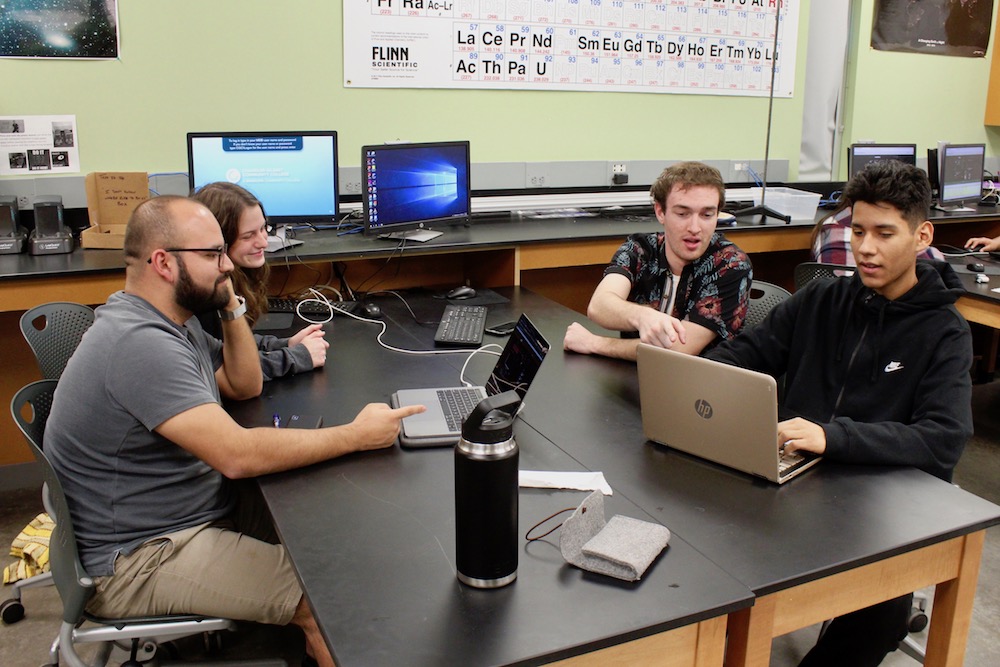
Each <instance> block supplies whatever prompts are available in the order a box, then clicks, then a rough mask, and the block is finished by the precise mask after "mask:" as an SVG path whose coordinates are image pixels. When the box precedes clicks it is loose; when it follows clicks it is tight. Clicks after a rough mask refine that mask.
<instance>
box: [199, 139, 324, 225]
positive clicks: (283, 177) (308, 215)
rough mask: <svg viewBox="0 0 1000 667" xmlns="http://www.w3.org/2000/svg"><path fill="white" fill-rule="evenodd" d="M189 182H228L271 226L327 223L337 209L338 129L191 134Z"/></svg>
mask: <svg viewBox="0 0 1000 667" xmlns="http://www.w3.org/2000/svg"><path fill="white" fill-rule="evenodd" d="M187 149H188V182H189V184H190V186H191V190H192V191H194V190H196V189H198V188H200V187H201V186H203V185H205V184H206V183H212V182H215V181H229V182H230V183H235V184H236V185H239V186H241V187H243V188H246V189H247V190H249V191H250V192H251V193H253V195H254V196H255V197H257V199H259V200H260V202H261V204H263V206H264V210H265V211H266V212H267V216H268V218H269V219H270V221H271V222H272V223H273V224H275V225H282V224H289V223H303V222H310V223H323V222H326V223H332V222H335V221H336V218H337V213H338V195H339V190H338V184H337V133H336V132H335V131H333V130H328V131H309V132H191V133H188V135H187Z"/></svg>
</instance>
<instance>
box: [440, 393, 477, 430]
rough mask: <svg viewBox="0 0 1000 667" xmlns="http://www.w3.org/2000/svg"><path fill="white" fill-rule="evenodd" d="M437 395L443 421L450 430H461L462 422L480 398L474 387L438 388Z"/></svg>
mask: <svg viewBox="0 0 1000 667" xmlns="http://www.w3.org/2000/svg"><path fill="white" fill-rule="evenodd" d="M437 396H438V401H440V402H441V409H442V410H444V418H445V421H446V422H447V423H448V428H449V429H450V430H452V431H461V430H462V422H463V421H465V418H466V417H468V416H469V414H470V413H471V412H472V410H473V409H474V408H475V407H476V406H477V405H479V401H481V400H482V397H481V394H480V393H479V391H478V390H476V389H446V390H442V389H439V390H438V392H437Z"/></svg>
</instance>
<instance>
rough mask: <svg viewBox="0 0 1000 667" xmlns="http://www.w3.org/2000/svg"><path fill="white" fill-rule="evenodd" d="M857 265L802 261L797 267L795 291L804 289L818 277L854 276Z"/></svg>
mask: <svg viewBox="0 0 1000 667" xmlns="http://www.w3.org/2000/svg"><path fill="white" fill-rule="evenodd" d="M855 271H857V268H856V267H853V266H847V265H846V264H821V263H819V262H802V263H801V264H799V265H798V266H796V267H795V291H796V292H797V291H799V290H800V289H802V286H803V285H805V284H806V283H808V282H810V281H813V280H816V279H817V278H840V277H849V276H853V275H854V272H855Z"/></svg>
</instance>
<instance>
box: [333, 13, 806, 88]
mask: <svg viewBox="0 0 1000 667" xmlns="http://www.w3.org/2000/svg"><path fill="white" fill-rule="evenodd" d="M779 1H780V0H344V85H345V86H346V87H348V88H355V87H363V88H503V89H511V88H513V89H521V90H593V91H607V92H647V93H688V94H690V93H695V94H709V95H744V96H766V95H767V94H768V92H769V89H770V86H771V66H772V63H773V62H777V70H776V78H775V96H776V97H791V96H792V92H793V86H794V79H795V47H796V40H797V31H798V25H799V4H800V3H799V0H784V1H783V2H781V7H780V14H779V15H778V17H777V18H778V19H779V24H778V47H777V55H778V57H777V60H776V61H775V53H774V50H775V49H774V31H775V18H776V17H775V13H776V12H778V10H779Z"/></svg>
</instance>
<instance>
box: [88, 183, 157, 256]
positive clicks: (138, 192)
mask: <svg viewBox="0 0 1000 667" xmlns="http://www.w3.org/2000/svg"><path fill="white" fill-rule="evenodd" d="M85 185H86V188H87V213H88V215H89V217H90V229H85V230H84V231H83V234H81V236H80V241H81V245H83V247H84V248H121V247H122V245H123V244H124V241H125V227H126V225H127V224H128V219H129V216H130V215H132V211H134V210H135V208H136V206H138V205H139V204H141V203H142V202H144V201H146V200H147V199H149V176H148V175H147V174H146V173H145V172H141V171H95V172H91V173H89V174H87V178H86V181H85Z"/></svg>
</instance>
